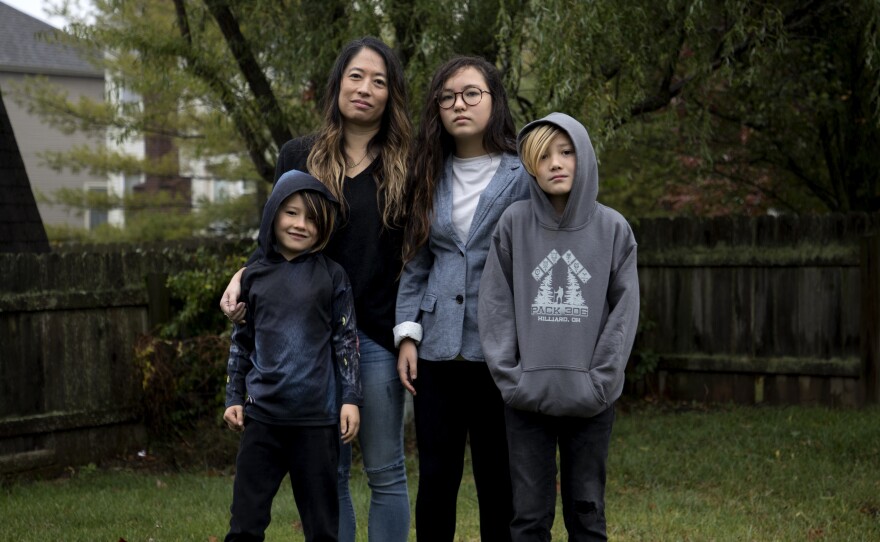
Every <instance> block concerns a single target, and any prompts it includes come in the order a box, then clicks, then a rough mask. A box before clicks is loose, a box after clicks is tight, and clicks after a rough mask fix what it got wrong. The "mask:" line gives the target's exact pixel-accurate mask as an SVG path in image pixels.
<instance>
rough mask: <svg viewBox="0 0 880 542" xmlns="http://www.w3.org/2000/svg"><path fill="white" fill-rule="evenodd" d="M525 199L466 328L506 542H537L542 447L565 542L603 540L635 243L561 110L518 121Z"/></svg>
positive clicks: (514, 210)
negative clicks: (483, 367) (507, 487)
mask: <svg viewBox="0 0 880 542" xmlns="http://www.w3.org/2000/svg"><path fill="white" fill-rule="evenodd" d="M518 149H519V154H520V159H521V160H522V162H523V165H524V166H525V168H526V170H527V171H528V172H529V173H530V174H531V175H532V177H533V179H532V181H533V182H532V183H531V184H530V191H531V198H530V199H529V200H526V201H522V202H517V203H513V204H511V205H510V207H509V208H508V209H507V210H506V211H505V212H504V214H503V215H502V216H501V218H500V219H499V221H498V226H497V228H496V229H495V232H494V235H493V236H492V244H491V248H490V250H489V256H488V259H487V260H486V267H485V268H484V269H483V276H482V279H481V282H480V298H479V306H478V325H479V329H480V341H481V345H482V347H483V352H484V354H485V356H486V363H487V364H488V366H489V370H490V372H491V373H492V377H493V379H494V380H495V383H496V385H497V386H498V388H499V390H500V391H501V395H502V397H503V398H504V401H505V422H506V424H507V440H508V446H509V451H510V452H509V453H510V471H511V482H512V485H513V501H514V519H513V521H512V522H511V538H512V539H513V540H514V541H516V542H524V541H532V540H534V541H542V542H543V541H549V540H550V529H551V527H552V526H553V516H554V512H555V506H556V472H557V470H556V450H557V446H558V448H559V457H560V464H561V476H560V486H561V491H562V512H563V519H564V521H565V526H566V529H567V530H568V535H569V540H572V541H587V540H591V541H592V540H607V533H606V522H605V465H606V461H607V457H608V445H609V442H610V439H611V426H612V424H613V421H614V407H613V405H614V401H615V400H616V399H617V398H618V397H619V396H620V393H621V391H622V388H623V379H624V369H625V368H626V363H627V359H628V358H629V354H630V351H631V349H632V344H633V340H634V338H635V333H636V327H637V324H638V317H639V283H638V275H637V273H636V241H635V238H634V236H633V233H632V230H631V229H630V226H629V224H628V223H627V221H626V220H625V219H624V218H623V216H621V215H620V213H618V212H616V211H614V210H613V209H610V208H608V207H606V206H604V205H602V204H600V203H598V202H597V201H596V196H597V194H598V189H599V174H598V169H597V164H596V156H595V153H594V151H593V146H592V144H591V143H590V138H589V135H588V134H587V130H586V129H585V128H584V126H583V125H582V124H581V123H579V122H578V121H577V120H575V119H573V118H572V117H570V116H568V115H564V114H562V113H552V114H550V115H548V116H547V117H545V118H543V119H540V120H537V121H535V122H532V123H530V124H528V125H526V126H525V127H524V128H523V129H522V131H521V132H520V134H519V138H518Z"/></svg>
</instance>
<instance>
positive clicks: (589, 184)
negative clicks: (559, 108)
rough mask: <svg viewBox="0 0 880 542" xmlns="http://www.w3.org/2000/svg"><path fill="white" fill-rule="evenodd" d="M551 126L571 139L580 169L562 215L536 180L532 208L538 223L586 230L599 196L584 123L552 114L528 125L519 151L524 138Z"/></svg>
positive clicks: (521, 134) (518, 144)
mask: <svg viewBox="0 0 880 542" xmlns="http://www.w3.org/2000/svg"><path fill="white" fill-rule="evenodd" d="M543 124H552V125H553V126H555V127H557V128H559V129H560V130H562V131H563V132H565V133H566V134H568V137H569V139H571V142H572V144H573V145H574V153H575V158H576V159H577V168H576V170H575V176H574V180H573V182H572V185H571V193H570V194H569V196H568V203H567V204H566V206H565V211H564V212H563V213H562V216H559V215H557V214H556V211H555V209H554V208H553V204H551V203H550V199H549V198H548V197H547V194H545V193H544V191H543V190H541V187H540V186H538V183H537V181H534V180H533V182H532V183H530V184H529V190H530V191H531V197H532V201H533V202H534V203H535V205H534V206H533V208H534V209H535V214H536V215H537V217H538V220H539V221H540V222H541V223H543V224H545V225H548V226H552V227H554V228H560V229H562V228H564V229H576V228H580V227H583V226H584V225H585V224H586V223H587V222H588V221H589V219H590V216H592V214H593V210H594V209H595V207H596V196H598V194H599V168H598V165H597V163H596V152H595V151H594V150H593V144H592V142H590V135H589V134H588V133H587V129H586V128H585V127H584V125H583V124H581V123H580V122H578V121H577V120H576V119H574V118H572V117H570V116H568V115H566V114H565V113H550V114H549V115H547V116H546V117H544V118H542V119H538V120H536V121H533V122H530V123H528V124H526V125H525V126H524V127H523V129H522V130H520V132H519V136H518V137H517V140H516V150H517V152H519V153H520V154H522V144H523V137H524V136H525V135H526V134H528V133H529V132H530V131H532V130H534V129H535V128H536V127H538V126H540V125H543Z"/></svg>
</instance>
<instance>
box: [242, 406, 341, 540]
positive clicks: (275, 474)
mask: <svg viewBox="0 0 880 542" xmlns="http://www.w3.org/2000/svg"><path fill="white" fill-rule="evenodd" d="M338 463H339V431H338V428H337V426H335V425H331V426H280V425H270V424H265V423H261V422H258V421H256V420H254V419H248V420H246V423H245V430H244V434H243V435H242V437H241V443H240V445H239V449H238V458H237V459H236V461H235V468H236V471H235V482H234V484H233V489H232V509H231V511H232V519H231V520H230V521H229V533H228V534H227V535H226V542H231V541H233V540H234V541H252V540H253V541H262V540H263V539H264V538H265V534H264V533H265V531H266V527H268V526H269V521H270V519H271V511H272V500H273V499H274V498H275V494H276V493H277V492H278V488H279V487H280V485H281V481H282V480H283V479H284V476H285V475H286V474H288V473H289V474H290V486H291V488H292V489H293V498H294V500H295V501H296V508H297V509H298V510H299V515H300V520H301V521H302V526H303V533H304V534H305V539H306V540H307V541H308V542H325V541H328V542H336V540H337V531H338V530H339V498H338V496H337V484H336V467H337V464H338Z"/></svg>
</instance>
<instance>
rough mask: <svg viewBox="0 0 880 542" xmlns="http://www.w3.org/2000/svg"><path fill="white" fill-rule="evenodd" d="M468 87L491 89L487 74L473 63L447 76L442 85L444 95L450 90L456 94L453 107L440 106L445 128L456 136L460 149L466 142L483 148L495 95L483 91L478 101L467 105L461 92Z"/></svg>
mask: <svg viewBox="0 0 880 542" xmlns="http://www.w3.org/2000/svg"><path fill="white" fill-rule="evenodd" d="M467 90H481V91H488V90H489V88H488V85H487V84H486V78H485V77H483V74H482V73H481V72H480V70H478V69H477V68H474V67H473V66H468V67H467V68H462V69H461V70H459V71H458V72H457V73H455V74H454V75H453V76H452V77H450V78H449V79H447V80H446V82H445V83H444V84H443V88H441V89H440V94H441V95H443V94H447V93H453V94H454V95H455V97H454V100H455V101H454V102H453V104H452V107H450V108H448V109H443V108H442V107H441V108H440V120H441V121H442V122H443V127H444V128H446V131H447V132H449V134H450V135H451V136H452V137H453V139H455V145H456V149H457V150H460V149H461V148H462V147H463V146H465V145H471V146H473V145H479V147H480V148H482V140H483V134H484V133H485V132H486V129H487V128H488V126H489V119H491V117H492V95H491V94H488V93H486V92H483V93H481V98H480V102H479V103H478V104H477V105H468V104H467V103H465V101H464V96H463V95H462V94H460V93H463V92H466V91H467ZM438 107H439V104H438ZM457 154H458V153H457Z"/></svg>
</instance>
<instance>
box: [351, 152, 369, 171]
mask: <svg viewBox="0 0 880 542" xmlns="http://www.w3.org/2000/svg"><path fill="white" fill-rule="evenodd" d="M369 155H370V149H369V148H367V150H366V151H364V155H363V156H361V159H360V160H358V161H357V162H355V163H354V164H352V163H349V161H348V160H346V162H345V165H346V166H347V168H348V169H354V168H356V167H358V166H359V165H361V162H363V161H364V159H365V158H366V157H367V156H369ZM345 157H346V158H348V159H349V160H350V159H351V156H349V155H348V153H347V152H346V153H345Z"/></svg>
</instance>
